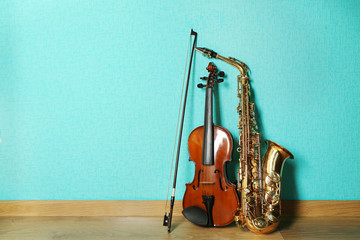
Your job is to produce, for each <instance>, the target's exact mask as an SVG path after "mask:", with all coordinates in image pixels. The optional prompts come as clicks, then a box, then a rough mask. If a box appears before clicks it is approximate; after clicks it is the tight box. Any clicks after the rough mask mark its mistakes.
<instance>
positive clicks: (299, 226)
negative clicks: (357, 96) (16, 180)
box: [0, 217, 360, 240]
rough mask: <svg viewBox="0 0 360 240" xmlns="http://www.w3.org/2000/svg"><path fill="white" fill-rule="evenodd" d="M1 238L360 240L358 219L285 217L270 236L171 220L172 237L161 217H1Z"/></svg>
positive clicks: (232, 227) (177, 219) (175, 219)
mask: <svg viewBox="0 0 360 240" xmlns="http://www.w3.org/2000/svg"><path fill="white" fill-rule="evenodd" d="M0 239H6V240H8V239H16V240H30V239H31V240H33V239H36V240H48V239H50V240H51V239H57V240H58V239H61V240H84V239H86V240H95V239H99V240H113V239H114V240H115V239H116V240H119V239H142V240H144V239H199V240H201V239H207V240H208V239H249V240H251V239H273V240H277V239H286V240H287V239H289V240H292V239H294V240H296V239H360V217H338V218H330V217H298V218H292V217H285V218H283V219H282V222H281V224H280V226H279V230H278V231H276V232H274V233H272V234H269V235H257V234H254V233H252V232H250V231H247V230H243V229H239V228H238V227H237V226H236V225H235V224H232V225H230V226H227V227H222V228H203V227H199V226H196V225H194V224H191V223H190V222H188V221H187V220H185V219H184V218H183V217H174V221H173V231H172V233H171V234H168V233H167V229H166V227H163V226H162V218H161V217H0Z"/></svg>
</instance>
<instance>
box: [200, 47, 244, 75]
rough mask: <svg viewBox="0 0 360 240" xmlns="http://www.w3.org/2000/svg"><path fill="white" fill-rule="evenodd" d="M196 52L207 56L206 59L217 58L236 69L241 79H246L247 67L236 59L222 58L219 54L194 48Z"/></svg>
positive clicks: (205, 49) (206, 49)
mask: <svg viewBox="0 0 360 240" xmlns="http://www.w3.org/2000/svg"><path fill="white" fill-rule="evenodd" d="M195 50H196V51H198V52H200V53H202V54H204V55H205V56H207V57H208V58H217V59H220V60H222V61H224V62H226V63H228V64H230V65H232V66H234V67H235V68H236V69H238V70H239V71H240V75H241V77H242V78H248V77H249V76H248V72H249V67H248V66H247V65H246V64H245V63H243V62H242V61H240V60H237V59H236V58H232V57H228V58H226V57H223V56H221V55H219V54H217V53H216V52H214V51H213V50H210V49H208V48H198V47H196V48H195Z"/></svg>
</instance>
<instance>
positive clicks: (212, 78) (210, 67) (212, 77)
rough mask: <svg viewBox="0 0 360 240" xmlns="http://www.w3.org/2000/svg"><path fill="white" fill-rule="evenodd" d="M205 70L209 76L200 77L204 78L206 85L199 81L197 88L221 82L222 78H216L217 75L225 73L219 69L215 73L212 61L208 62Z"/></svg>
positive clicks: (215, 69) (220, 75)
mask: <svg viewBox="0 0 360 240" xmlns="http://www.w3.org/2000/svg"><path fill="white" fill-rule="evenodd" d="M206 70H208V72H209V76H208V77H201V78H200V79H201V80H206V81H207V82H206V85H205V84H202V83H199V84H198V85H197V86H198V88H203V87H210V88H212V87H214V83H221V82H223V81H224V79H217V77H218V76H219V77H224V76H225V73H224V72H223V71H220V72H218V73H217V67H216V66H215V65H214V64H213V63H212V62H209V65H208V66H207V67H206Z"/></svg>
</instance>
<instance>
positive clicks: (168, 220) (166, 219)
mask: <svg viewBox="0 0 360 240" xmlns="http://www.w3.org/2000/svg"><path fill="white" fill-rule="evenodd" d="M191 36H195V37H194V42H193V46H192V50H191V57H190V63H189V70H188V75H187V81H186V88H185V96H184V104H183V109H182V114H181V122H180V131H179V140H178V146H177V153H176V161H175V171H174V181H173V189H172V194H171V200H170V201H171V202H170V212H169V215H167V213H166V209H165V214H164V222H163V225H164V226H167V227H168V233H170V232H171V222H172V215H173V210H174V202H175V189H176V179H177V172H178V165H179V156H180V147H181V136H182V130H183V125H184V116H185V108H186V99H187V93H188V88H189V79H190V72H191V65H192V60H193V56H194V49H195V43H196V39H197V32H195V31H193V30H192V29H191V32H190V38H191ZM175 140H176V139H175ZM174 149H175V148H174ZM170 174H171V172H170ZM169 186H170V185H169ZM166 201H167V199H166ZM165 208H166V206H165Z"/></svg>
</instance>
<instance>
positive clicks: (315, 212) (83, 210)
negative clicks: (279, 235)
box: [0, 200, 360, 217]
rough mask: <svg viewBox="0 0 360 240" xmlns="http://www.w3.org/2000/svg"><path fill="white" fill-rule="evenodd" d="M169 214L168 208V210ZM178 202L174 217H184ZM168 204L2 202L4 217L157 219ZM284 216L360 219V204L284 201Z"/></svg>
mask: <svg viewBox="0 0 360 240" xmlns="http://www.w3.org/2000/svg"><path fill="white" fill-rule="evenodd" d="M166 210H167V211H168V209H166ZM181 211H182V204H181V201H180V200H178V201H176V202H175V208H174V216H182V214H181ZM164 212H165V201H103V200H98V201H72V200H68V201H43V200H39V201H0V216H95V217H97V216H103V217H116V216H118V217H128V216H129V217H154V216H162V215H164ZM282 212H283V214H282V215H283V216H313V217H321V216H335V217H338V216H348V217H356V216H360V201H282Z"/></svg>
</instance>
